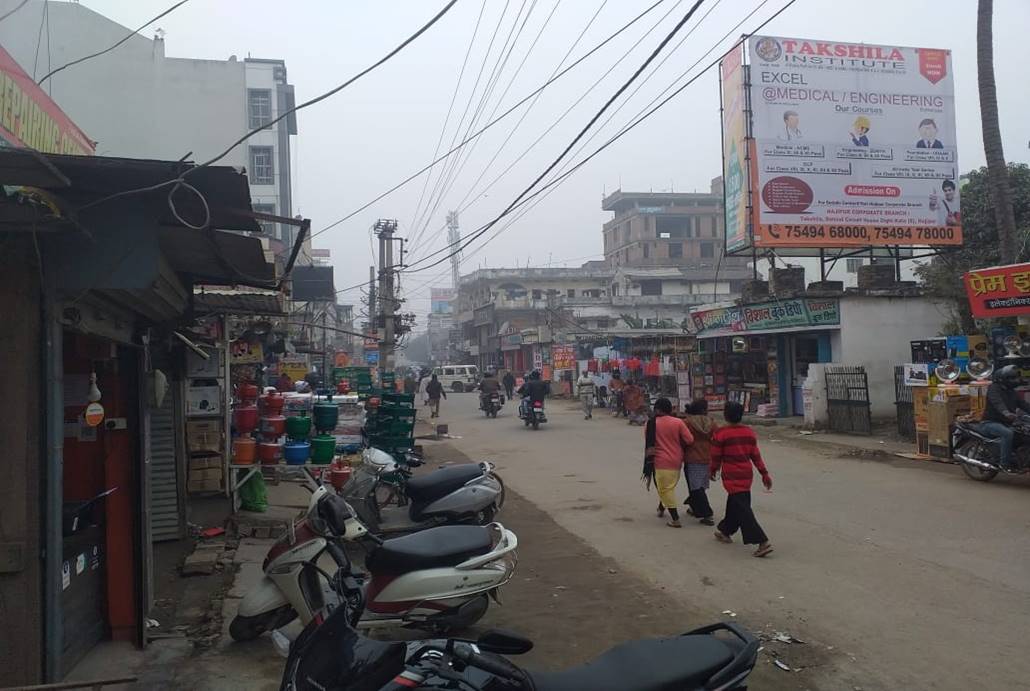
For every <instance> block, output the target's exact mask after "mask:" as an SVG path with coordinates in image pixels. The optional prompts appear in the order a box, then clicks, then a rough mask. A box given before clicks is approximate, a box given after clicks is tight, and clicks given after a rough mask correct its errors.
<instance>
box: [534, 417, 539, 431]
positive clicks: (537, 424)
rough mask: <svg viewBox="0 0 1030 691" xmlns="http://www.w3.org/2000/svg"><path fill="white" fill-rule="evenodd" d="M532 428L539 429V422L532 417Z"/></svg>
mask: <svg viewBox="0 0 1030 691" xmlns="http://www.w3.org/2000/svg"><path fill="white" fill-rule="evenodd" d="M533 429H540V423H539V422H537V421H536V418H533Z"/></svg>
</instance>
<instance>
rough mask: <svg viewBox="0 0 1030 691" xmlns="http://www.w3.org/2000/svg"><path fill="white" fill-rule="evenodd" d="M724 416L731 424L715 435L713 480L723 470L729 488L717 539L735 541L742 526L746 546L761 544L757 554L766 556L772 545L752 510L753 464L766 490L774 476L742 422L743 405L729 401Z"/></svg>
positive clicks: (717, 531)
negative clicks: (736, 534)
mask: <svg viewBox="0 0 1030 691" xmlns="http://www.w3.org/2000/svg"><path fill="white" fill-rule="evenodd" d="M723 416H724V417H725V418H726V422H727V423H729V424H727V425H726V426H725V427H720V428H719V429H717V430H715V432H714V433H713V434H712V466H711V471H712V480H715V478H716V477H717V476H718V474H719V471H720V470H722V486H723V487H725V488H726V516H725V517H724V518H723V519H722V521H720V522H719V525H718V526H717V527H716V530H715V539H717V540H718V541H719V542H724V543H730V542H733V534H734V533H735V532H737V530H738V529H739V530H740V532H741V535H742V536H743V537H744V544H745V545H758V549H756V550H755V551H754V556H756V557H764V556H765V555H767V554H769V553H770V552H772V551H773V548H772V545H770V544H769V538H768V537H766V535H765V531H764V530H762V526H760V525H759V524H758V519H756V518H755V512H754V511H752V509H751V482H752V480H753V479H754V471H753V470H752V468H751V466H752V464H753V465H754V467H755V468H757V469H758V473H759V474H760V475H761V476H762V484H763V485H765V488H766V489H767V490H771V489H772V477H771V476H770V475H769V471H768V470H767V469H766V467H765V463H764V462H763V461H762V454H761V453H759V451H758V438H757V437H756V436H755V432H754V430H752V429H751V428H750V427H748V426H747V425H742V424H741V423H740V421H741V420H742V419H743V417H744V406H742V405H741V404H740V403H737V402H735V401H728V402H727V403H726V408H725V409H724V410H723Z"/></svg>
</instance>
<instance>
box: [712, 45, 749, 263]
mask: <svg viewBox="0 0 1030 691" xmlns="http://www.w3.org/2000/svg"><path fill="white" fill-rule="evenodd" d="M719 74H720V76H721V80H720V82H721V88H722V94H721V98H722V179H723V208H724V212H725V214H726V219H725V220H726V251H727V252H732V251H734V250H738V249H741V248H743V247H746V246H747V245H748V240H749V238H748V232H747V231H748V227H747V224H748V216H749V215H748V199H747V190H748V185H747V156H745V152H746V147H747V123H746V122H745V120H744V116H745V111H746V110H747V109H746V107H745V102H744V49H743V46H735V47H734V48H733V50H731V51H730V52H729V53H727V54H726V55H725V56H723V59H722V62H720V63H719Z"/></svg>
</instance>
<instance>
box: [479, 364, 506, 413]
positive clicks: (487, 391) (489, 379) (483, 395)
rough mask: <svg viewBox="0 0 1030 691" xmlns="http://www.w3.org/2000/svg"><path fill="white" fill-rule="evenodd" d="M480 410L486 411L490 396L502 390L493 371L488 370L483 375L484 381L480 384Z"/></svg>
mask: <svg viewBox="0 0 1030 691" xmlns="http://www.w3.org/2000/svg"><path fill="white" fill-rule="evenodd" d="M477 388H478V389H479V392H480V393H479V408H480V410H486V404H487V403H489V401H490V396H492V395H494V394H495V393H497V392H498V391H500V390H501V384H500V382H498V381H497V375H496V374H495V373H494V371H493V370H492V369H488V370H487V371H486V372H485V373H484V374H483V380H482V381H480V382H479V386H478V387H477Z"/></svg>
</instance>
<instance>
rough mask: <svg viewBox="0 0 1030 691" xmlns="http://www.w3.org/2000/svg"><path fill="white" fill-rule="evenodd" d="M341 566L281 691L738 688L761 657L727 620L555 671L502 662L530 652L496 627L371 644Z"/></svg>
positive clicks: (293, 651)
mask: <svg viewBox="0 0 1030 691" xmlns="http://www.w3.org/2000/svg"><path fill="white" fill-rule="evenodd" d="M345 568H346V567H343V568H341V574H340V577H339V578H337V579H335V581H334V585H335V586H336V587H338V588H339V589H340V593H341V596H340V600H341V602H344V603H345V604H344V605H343V606H340V607H336V608H335V609H332V610H331V611H328V613H327V615H326V618H325V620H324V621H322V620H321V617H319V618H316V619H315V620H313V621H312V622H311V623H310V624H308V626H307V627H306V628H305V629H304V631H303V632H302V633H301V635H300V636H299V637H298V638H297V640H296V641H295V642H294V643H293V645H291V646H290V648H289V654H288V657H287V661H286V668H285V670H284V671H283V680H282V685H281V686H280V689H281V690H282V691H309V690H314V689H317V690H318V691H337V690H340V691H342V690H343V689H351V690H353V689H366V690H369V691H371V690H375V689H378V690H379V691H408V690H410V689H416V688H417V689H441V690H442V689H464V690H465V691H486V690H487V689H489V690H490V691H504V690H508V691H568V690H571V689H589V690H590V691H664V690H666V689H670V690H671V689H677V691H680V690H682V691H702V690H704V691H710V690H716V689H718V690H719V691H741V690H744V689H746V688H747V678H748V676H749V675H750V674H751V671H752V670H753V669H754V666H755V662H756V660H757V658H758V640H757V639H756V638H755V637H754V636H752V635H751V634H750V633H748V632H747V631H745V630H744V629H742V628H741V627H739V626H737V625H736V624H731V623H723V624H713V625H711V626H705V627H702V628H700V629H695V630H693V631H689V632H687V633H685V634H682V635H680V636H675V637H671V638H657V639H647V640H639V641H629V642H626V643H622V644H620V645H617V646H615V647H614V648H612V649H610V650H608V651H607V652H605V653H602V654H601V655H600V656H599V657H597V658H595V659H593V660H591V661H590V662H587V663H586V664H584V665H581V666H579V667H573V668H571V669H566V670H562V671H558V672H534V671H530V670H526V669H523V668H521V667H519V666H517V665H515V664H513V663H512V662H510V661H509V660H508V659H506V658H504V657H502V655H519V654H522V653H526V652H529V650H531V649H532V647H533V643H532V641H529V640H528V639H525V638H523V637H521V636H518V635H515V634H512V633H508V632H503V631H487V632H486V633H484V634H483V635H482V636H480V637H479V639H478V640H476V641H468V640H456V639H450V640H446V639H445V640H428V641H412V642H408V643H402V642H387V641H375V640H371V639H368V638H365V637H363V636H362V635H360V634H359V633H358V632H357V631H356V630H355V628H354V622H355V621H356V620H357V615H356V611H357V608H359V607H360V606H361V595H360V591H359V592H355V589H356V585H355V583H354V581H353V579H352V578H350V577H349V576H348V574H347V573H346V572H345ZM720 634H721V635H720Z"/></svg>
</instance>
